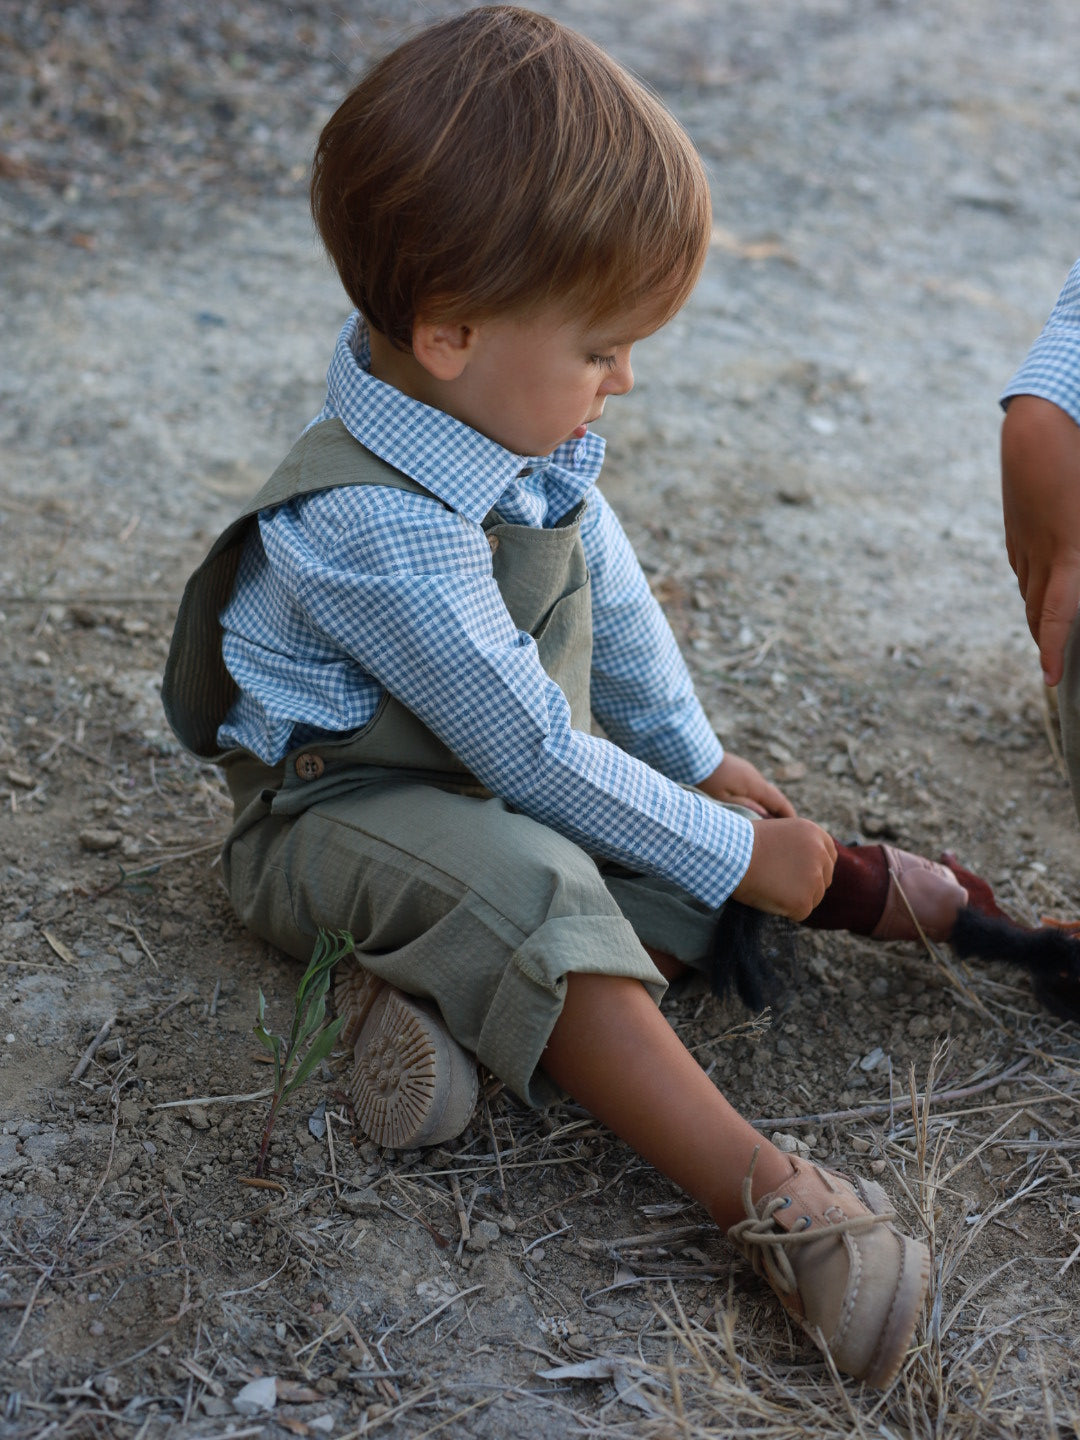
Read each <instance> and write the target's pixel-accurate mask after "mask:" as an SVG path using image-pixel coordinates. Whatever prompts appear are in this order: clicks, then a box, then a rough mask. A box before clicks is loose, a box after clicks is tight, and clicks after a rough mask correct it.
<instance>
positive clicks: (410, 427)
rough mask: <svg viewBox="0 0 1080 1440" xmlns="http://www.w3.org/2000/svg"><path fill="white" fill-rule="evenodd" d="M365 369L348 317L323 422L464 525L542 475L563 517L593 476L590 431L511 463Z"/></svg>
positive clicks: (598, 452) (489, 443) (508, 455)
mask: <svg viewBox="0 0 1080 1440" xmlns="http://www.w3.org/2000/svg"><path fill="white" fill-rule="evenodd" d="M370 368H371V346H370V343H369V340H368V329H367V324H366V323H365V321H364V319H363V317H362V316H361V315H360V313H359V311H354V312H353V313H352V315H350V316H349V318H348V320H347V321H346V322H345V324H344V326H343V327H342V329H341V333H340V334H339V335H338V339H337V344H336V346H335V347H334V355H333V359H332V360H331V361H330V369H329V370H328V372H327V376H326V384H327V403H326V406H325V408H324V410H323V417H326V418H329V417H330V416H337V417H338V418H339V419H340V420H341V421H342V423H343V424H344V426H345V428H346V429H347V430H348V431H349V433H350V434H351V435H352V436H353V438H354V439H355V440H359V442H360V443H361V444H362V445H364V446H366V447H367V449H369V450H370V451H372V453H373V454H375V455H377V456H378V457H379V459H380V460H385V461H386V463H387V464H388V465H393V467H394V468H395V469H396V470H401V471H402V472H403V473H404V474H406V475H408V476H410V477H411V478H412V479H413V480H416V481H417V482H418V483H419V484H421V485H422V486H423V487H424V489H425V490H429V491H430V492H431V494H432V495H434V496H436V497H437V498H438V499H439V500H442V501H443V503H444V504H446V505H449V506H450V508H451V509H452V510H456V511H458V512H460V514H462V515H464V516H465V518H466V519H469V520H474V521H476V522H477V523H479V522H480V521H481V520H483V518H484V516H485V515H486V514H487V513H488V511H489V510H491V509H492V507H493V506H494V505H495V503H496V501H497V500H498V498H499V496H500V495H501V494H502V493H503V491H504V490H505V489H506V488H507V487H508V486H509V485H510V484H511V483H512V482H513V481H514V480H517V479H518V478H519V477H521V475H522V474H523V473H532V472H536V471H544V472H545V474H544V483H545V486H546V488H547V489H548V490H549V492H554V493H557V494H559V498H560V500H561V499H562V498H565V500H566V505H565V506H564V507H562V508H563V510H566V509H569V508H570V507H571V506H572V505H574V504H576V503H577V501H578V500H580V499H581V497H582V496H583V495H584V494H585V492H586V491H587V490H588V489H589V487H590V486H591V485H593V484H594V483H595V481H596V478H597V476H598V475H599V474H600V466H601V464H602V463H603V459H604V441H603V439H602V438H601V437H600V436H599V435H594V434H593V433H592V432H591V431H590V432H588V433H587V434H586V435H585V437H584V439H582V440H569V441H567V442H566V443H565V444H562V445H560V446H558V447H557V449H555V450H554V451H552V453H551V454H550V455H515V454H514V453H513V451H511V450H506V449H504V448H503V446H502V445H499V444H497V443H496V442H495V441H494V440H489V439H488V438H487V436H486V435H481V434H480V433H479V431H477V430H473V429H471V428H470V427H469V426H468V425H465V424H463V423H462V422H461V421H460V420H455V419H454V417H453V416H452V415H447V414H446V412H445V411H443V410H436V409H434V408H433V407H432V406H431V405H425V404H423V403H422V402H421V401H419V400H413V399H412V398H411V397H410V396H408V395H404V394H402V392H401V391H400V390H395V389H394V387H393V386H392V385H387V384H385V383H384V382H383V381H381V380H376V379H375V377H374V376H373V375H371V374H370V373H369V372H370ZM321 418H322V417H321ZM552 498H554V494H553V497H552ZM556 513H560V512H559V511H558V510H556Z"/></svg>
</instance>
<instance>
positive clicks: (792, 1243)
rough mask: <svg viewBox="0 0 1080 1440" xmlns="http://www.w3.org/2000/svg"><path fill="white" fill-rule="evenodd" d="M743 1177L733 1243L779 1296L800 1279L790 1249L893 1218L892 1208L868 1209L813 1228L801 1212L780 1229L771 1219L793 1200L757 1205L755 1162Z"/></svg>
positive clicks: (789, 1291) (780, 1198)
mask: <svg viewBox="0 0 1080 1440" xmlns="http://www.w3.org/2000/svg"><path fill="white" fill-rule="evenodd" d="M756 1160H757V1151H756V1150H755V1152H754V1159H753V1160H752V1161H751V1163H750V1169H749V1170H748V1172H747V1174H746V1178H745V1179H744V1180H743V1186H742V1202H743V1208H744V1209H745V1211H746V1218H745V1219H744V1220H737V1221H736V1222H735V1224H734V1225H732V1227H731V1229H730V1230H729V1231H728V1238H729V1239H730V1240H731V1242H732V1244H733V1245H735V1246H737V1247H738V1249H739V1250H741V1251H742V1253H743V1254H744V1255H745V1256H746V1258H747V1259H748V1260H749V1261H750V1264H751V1265H752V1266H753V1268H754V1273H755V1274H757V1275H761V1276H763V1278H764V1279H765V1280H767V1281H768V1282H769V1284H770V1285H771V1286H772V1287H773V1289H774V1290H775V1291H777V1293H778V1294H780V1295H795V1294H797V1293H798V1289H799V1282H798V1279H797V1277H796V1275H795V1270H794V1267H793V1265H792V1263H791V1257H790V1254H789V1252H790V1251H792V1250H798V1249H799V1248H800V1247H801V1246H803V1245H812V1244H813V1243H814V1242H815V1241H817V1240H824V1239H826V1238H827V1237H828V1236H831V1235H835V1236H837V1237H839V1236H841V1235H858V1234H864V1233H865V1232H866V1231H867V1230H872V1229H873V1228H874V1226H875V1225H883V1224H888V1223H889V1222H890V1221H892V1220H895V1219H896V1212H895V1211H894V1210H883V1211H882V1212H881V1213H880V1214H876V1213H874V1212H873V1211H867V1213H866V1214H865V1215H839V1216H838V1217H837V1218H836V1219H835V1220H830V1221H829V1223H828V1225H827V1226H826V1227H825V1228H822V1227H820V1226H818V1227H817V1228H814V1222H813V1219H812V1217H811V1216H809V1215H803V1216H802V1217H801V1218H800V1220H799V1221H798V1222H797V1223H798V1227H799V1228H797V1229H794V1230H784V1229H782V1228H781V1227H780V1226H779V1225H778V1224H777V1222H776V1220H775V1219H774V1217H775V1215H776V1213H777V1211H779V1210H786V1209H787V1208H788V1206H789V1205H790V1204H791V1203H792V1202H791V1196H790V1195H783V1194H779V1195H770V1196H768V1198H767V1199H766V1200H765V1201H764V1202H762V1203H761V1205H760V1206H757V1205H755V1204H754V1199H753V1196H752V1194H751V1191H750V1186H751V1181H752V1180H753V1176H754V1161H756Z"/></svg>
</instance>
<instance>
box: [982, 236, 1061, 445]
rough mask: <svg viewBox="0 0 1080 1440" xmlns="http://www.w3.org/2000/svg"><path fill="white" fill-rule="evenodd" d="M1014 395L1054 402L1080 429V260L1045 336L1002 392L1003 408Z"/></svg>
mask: <svg viewBox="0 0 1080 1440" xmlns="http://www.w3.org/2000/svg"><path fill="white" fill-rule="evenodd" d="M1014 395H1038V396H1039V397H1040V398H1041V399H1043V400H1051V401H1053V403H1054V404H1055V405H1058V406H1060V407H1061V409H1062V410H1064V411H1065V412H1066V414H1068V415H1071V416H1072V418H1073V419H1074V420H1075V421H1076V423H1077V424H1078V425H1080V260H1078V261H1077V262H1076V264H1075V265H1074V266H1073V268H1072V269H1071V270H1070V272H1069V278H1068V279H1067V280H1066V281H1065V286H1064V288H1063V290H1062V292H1061V294H1060V295H1059V296H1058V299H1057V304H1056V305H1055V306H1054V308H1053V310H1052V311H1051V312H1050V318H1049V319H1048V320H1047V322H1046V324H1045V325H1044V326H1043V330H1042V334H1041V335H1040V336H1039V338H1038V339H1037V340H1036V341H1035V343H1034V345H1032V347H1031V349H1030V350H1029V351H1028V354H1027V358H1026V359H1025V360H1024V363H1023V364H1022V365H1021V366H1020V369H1019V370H1018V371H1017V372H1016V374H1015V375H1014V376H1013V378H1012V379H1011V380H1010V381H1009V383H1008V385H1007V386H1006V387H1005V390H1004V391H1003V392H1002V396H1001V403H1002V405H1003V406H1007V404H1008V402H1009V400H1011V399H1012V397H1013V396H1014Z"/></svg>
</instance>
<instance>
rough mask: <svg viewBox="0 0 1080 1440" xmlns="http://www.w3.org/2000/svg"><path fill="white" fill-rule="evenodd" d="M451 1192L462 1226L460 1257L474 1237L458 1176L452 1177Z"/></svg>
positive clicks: (459, 1245) (459, 1244)
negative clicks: (470, 1238)
mask: <svg viewBox="0 0 1080 1440" xmlns="http://www.w3.org/2000/svg"><path fill="white" fill-rule="evenodd" d="M450 1190H451V1193H452V1194H453V1197H454V1209H455V1210H456V1211H457V1218H458V1224H459V1225H460V1226H461V1240H460V1242H459V1243H458V1248H457V1253H458V1256H459V1257H460V1255H461V1252H462V1249H463V1248H464V1247H465V1246H466V1245H467V1244H468V1243H469V1237H470V1236H471V1235H472V1228H471V1226H470V1225H469V1217H468V1215H466V1213H465V1201H464V1199H463V1198H462V1195H461V1186H460V1184H459V1183H458V1178H457V1176H456V1175H454V1174H453V1173H451V1175H450Z"/></svg>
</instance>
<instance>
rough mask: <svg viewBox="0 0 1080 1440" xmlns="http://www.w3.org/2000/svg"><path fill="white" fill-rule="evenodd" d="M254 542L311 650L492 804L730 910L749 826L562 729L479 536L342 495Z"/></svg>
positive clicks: (464, 523) (316, 502) (466, 525)
mask: <svg viewBox="0 0 1080 1440" xmlns="http://www.w3.org/2000/svg"><path fill="white" fill-rule="evenodd" d="M262 538H263V546H264V549H265V553H266V560H267V563H268V565H269V566H270V568H271V570H272V571H273V572H274V575H275V581H276V583H277V585H278V586H280V588H281V590H282V591H284V592H286V593H288V594H290V595H291V596H292V597H293V599H294V602H295V604H296V605H297V606H298V607H299V611H300V612H301V613H302V615H303V617H304V619H305V621H306V623H307V625H309V626H310V627H311V630H312V632H313V640H314V642H315V648H320V647H321V649H322V650H323V652H324V653H325V655H326V657H327V658H328V659H330V658H331V657H332V656H333V655H334V654H335V653H336V654H337V655H338V657H339V660H340V658H341V657H342V656H347V657H348V662H349V664H350V665H355V666H359V667H360V669H361V670H362V671H363V672H365V674H366V675H368V676H371V677H374V679H375V680H377V681H378V683H379V684H380V685H381V686H383V687H384V688H385V689H386V690H387V691H388V692H389V693H390V694H391V695H393V696H395V697H396V698H397V699H398V700H400V701H401V702H402V704H404V705H405V706H407V707H408V709H410V710H411V711H413V713H414V714H416V715H417V716H418V717H419V719H420V720H422V721H423V722H424V724H425V725H426V726H427V727H428V728H429V729H430V730H432V731H433V732H434V734H436V735H437V736H438V737H439V738H440V739H441V740H442V741H443V742H444V743H445V744H446V745H448V746H449V748H450V749H451V750H452V751H453V752H454V753H455V754H456V755H457V756H458V757H459V758H460V759H461V761H462V762H463V763H464V764H465V765H466V766H468V768H469V769H470V770H471V771H472V772H473V774H475V775H476V776H477V778H478V779H479V780H480V781H481V782H482V783H483V784H485V785H487V786H488V787H489V788H490V789H491V790H492V791H493V792H494V793H495V794H497V795H499V796H501V797H502V798H503V799H505V800H506V801H507V802H508V803H509V804H511V805H513V806H515V808H517V809H519V810H521V811H522V812H523V813H525V814H527V815H530V816H531V817H532V818H534V819H536V820H538V821H540V822H541V823H543V824H546V825H549V826H550V827H551V828H552V829H554V830H557V831H559V832H560V833H561V834H564V835H566V836H567V837H568V838H570V839H571V840H573V841H575V842H576V843H577V844H579V845H581V846H582V848H583V849H585V850H587V851H588V852H589V853H590V854H594V855H596V856H598V857H603V858H606V859H609V860H614V861H618V862H620V863H622V864H624V865H627V866H629V867H632V868H636V869H644V870H646V871H649V872H651V873H653V874H656V875H660V876H662V877H664V878H667V879H669V880H671V881H673V882H674V883H675V884H677V885H679V886H680V887H682V888H683V889H685V890H687V891H688V892H689V893H690V894H692V895H695V896H697V897H698V898H699V899H701V900H703V901H704V902H705V903H706V904H708V905H712V906H716V905H719V904H721V903H722V902H723V901H724V900H725V899H726V898H727V897H728V895H730V893H731V891H732V890H733V889H734V887H735V886H736V885H737V884H738V882H739V880H740V879H741V878H742V876H743V874H744V873H745V871H746V867H747V865H748V864H749V861H750V854H751V849H752V846H753V827H752V825H751V824H750V822H749V821H748V820H747V819H746V818H745V817H744V816H741V815H739V814H737V813H735V812H733V811H730V810H727V809H725V808H724V807H723V806H720V805H717V804H716V803H715V802H713V801H711V800H709V799H708V798H706V797H705V796H703V795H701V794H700V793H698V792H696V791H692V790H688V789H685V788H684V787H683V786H682V785H680V784H677V783H674V782H673V781H672V780H670V779H668V778H666V777H665V776H664V775H662V774H660V773H659V772H658V771H657V770H656V769H654V768H653V767H652V766H651V765H649V764H646V763H644V762H643V761H642V760H640V759H638V758H635V757H633V756H631V755H628V754H626V753H625V752H624V751H623V750H622V749H621V748H620V747H619V746H618V745H616V744H613V743H611V742H610V741H608V740H606V739H602V738H600V737H597V736H592V735H586V734H584V733H582V732H581V731H577V730H574V729H572V728H571V724H570V710H569V705H568V704H567V701H566V698H565V696H564V695H563V693H562V691H561V690H560V689H559V687H558V686H557V685H556V684H555V683H554V682H553V681H552V680H551V679H550V677H549V676H548V675H547V673H546V672H545V671H544V669H543V666H542V665H541V664H540V660H539V657H538V654H537V650H536V645H535V642H534V641H533V640H532V638H531V636H528V635H526V634H524V633H522V632H520V631H519V630H517V629H516V627H515V626H514V624H513V621H512V620H511V617H510V614H509V612H508V611H507V609H506V606H505V605H504V603H503V601H502V597H501V595H500V593H499V589H498V586H497V584H496V582H495V579H494V577H493V575H492V564H491V551H490V548H489V546H488V543H487V539H486V537H485V535H484V532H483V529H482V527H481V526H479V525H477V524H475V523H472V522H470V521H468V520H466V519H464V518H463V517H462V516H460V515H458V514H456V513H454V512H452V511H449V510H447V509H446V508H445V507H443V506H442V505H440V504H439V503H438V502H437V501H434V500H432V499H431V498H429V497H426V496H421V495H415V494H412V493H410V492H406V491H401V490H396V489H389V488H385V487H372V486H364V487H359V486H356V487H343V488H342V489H340V490H334V491H328V492H325V493H323V494H321V495H318V496H311V497H308V498H307V499H305V500H303V501H301V502H298V503H295V504H292V505H289V506H284V507H282V509H281V510H280V511H278V512H275V515H274V517H273V522H272V523H270V524H264V525H263V526H262ZM642 578H644V577H642ZM646 588H647V587H646ZM608 643H609V642H608ZM672 643H674V642H673V641H672ZM601 648H602V649H604V648H605V647H604V645H603V644H602V647H601ZM338 668H340V666H339V667H338ZM334 671H335V667H334V665H333V664H331V665H329V666H327V669H326V673H327V676H328V677H332V679H333V683H340V678H341V677H340V675H336V676H335V675H334ZM645 728H646V729H647V728H648V727H647V726H646V727H645Z"/></svg>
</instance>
